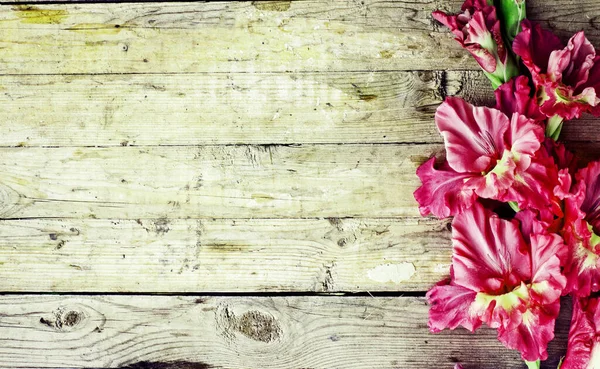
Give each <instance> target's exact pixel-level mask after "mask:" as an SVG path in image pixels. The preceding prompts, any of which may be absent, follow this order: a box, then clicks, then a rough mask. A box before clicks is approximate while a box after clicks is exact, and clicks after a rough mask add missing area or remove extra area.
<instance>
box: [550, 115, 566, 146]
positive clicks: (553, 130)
mask: <svg viewBox="0 0 600 369" xmlns="http://www.w3.org/2000/svg"><path fill="white" fill-rule="evenodd" d="M562 126H563V118H562V117H559V116H558V115H554V116H552V117H551V118H550V119H548V125H547V126H546V136H548V137H550V138H551V139H553V140H554V141H557V140H558V136H560V131H561V130H562Z"/></svg>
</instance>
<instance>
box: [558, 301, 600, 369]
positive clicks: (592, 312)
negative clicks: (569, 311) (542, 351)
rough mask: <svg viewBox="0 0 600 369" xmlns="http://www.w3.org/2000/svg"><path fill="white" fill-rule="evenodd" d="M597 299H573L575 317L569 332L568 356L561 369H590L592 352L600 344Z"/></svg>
mask: <svg viewBox="0 0 600 369" xmlns="http://www.w3.org/2000/svg"><path fill="white" fill-rule="evenodd" d="M598 310H599V309H598V300H597V299H589V300H588V299H579V298H573V316H572V317H571V328H570V330H569V344H568V346H567V355H566V357H565V360H564V361H563V363H562V366H561V369H586V368H589V364H590V360H591V356H592V350H593V349H594V347H597V346H598V345H599V344H600V343H599V342H598V338H597V337H596V336H597V327H598V325H597V323H599V322H598V321H597V319H594V317H597V316H598Z"/></svg>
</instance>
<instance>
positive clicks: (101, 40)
mask: <svg viewBox="0 0 600 369" xmlns="http://www.w3.org/2000/svg"><path fill="white" fill-rule="evenodd" d="M289 5H290V6H289V7H287V9H283V8H281V7H277V6H269V5H268V4H267V5H265V4H256V3H255V4H253V3H251V2H243V3H230V2H204V3H187V4H174V3H156V4H152V5H148V4H136V5H131V4H122V5H115V6H112V5H111V6H110V7H108V6H106V5H102V4H82V5H78V6H77V7H76V8H73V7H72V6H70V5H58V4H54V5H36V6H33V5H15V6H3V7H2V8H1V9H2V12H0V24H2V36H1V37H0V47H2V50H3V52H2V53H1V54H0V66H1V67H0V73H2V74H72V73H92V74H97V73H191V72H208V73H217V72H227V73H230V72H249V73H254V72H287V71H323V72H331V71H373V70H413V69H415V66H417V65H418V66H419V69H421V70H425V69H429V70H431V69H438V68H440V66H444V68H454V69H476V63H475V62H474V61H473V60H471V58H470V57H469V56H468V55H466V53H464V52H463V51H462V50H461V49H460V47H459V46H458V45H457V44H456V42H455V41H454V40H453V39H452V37H451V36H450V34H449V33H448V32H438V31H437V29H438V26H437V25H435V24H434V23H433V21H432V20H431V18H430V12H431V10H433V6H434V4H433V3H428V4H427V3H425V4H419V3H417V4H415V3H411V2H408V1H407V2H404V1H402V2H398V3H396V2H378V1H373V0H369V1H365V2H362V3H361V2H357V1H349V0H345V1H327V2H323V1H311V2H299V3H295V2H293V3H291V4H289ZM109 8H110V10H107V9H109Z"/></svg>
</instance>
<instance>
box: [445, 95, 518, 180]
mask: <svg viewBox="0 0 600 369" xmlns="http://www.w3.org/2000/svg"><path fill="white" fill-rule="evenodd" d="M435 121H436V124H437V127H438V129H439V131H440V132H441V133H442V136H443V137H444V141H445V143H446V152H447V158H448V164H449V165H450V167H451V168H452V169H454V170H456V171H457V172H462V173H464V172H472V173H481V172H485V171H487V170H489V169H491V168H492V167H493V166H494V165H495V164H496V161H497V160H498V159H500V158H501V156H502V154H503V152H504V140H503V137H504V133H505V132H506V130H507V129H508V128H509V125H510V121H509V120H508V117H506V115H504V114H502V112H500V111H499V110H496V109H490V108H486V107H474V106H472V105H470V104H468V103H467V102H465V101H464V100H462V99H459V98H455V97H449V98H447V99H446V101H444V103H443V104H442V105H440V107H439V108H438V110H437V112H436V115H435Z"/></svg>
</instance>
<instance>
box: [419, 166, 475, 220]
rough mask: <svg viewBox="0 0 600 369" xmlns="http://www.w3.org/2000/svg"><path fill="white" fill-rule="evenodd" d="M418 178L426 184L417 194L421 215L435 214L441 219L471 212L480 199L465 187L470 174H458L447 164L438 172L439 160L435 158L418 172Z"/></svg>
mask: <svg viewBox="0 0 600 369" xmlns="http://www.w3.org/2000/svg"><path fill="white" fill-rule="evenodd" d="M417 176H419V178H420V179H421V182H422V183H423V184H422V185H421V187H419V188H418V189H417V190H416V191H415V193H414V196H415V199H416V200H417V202H418V203H419V211H420V212H421V215H423V216H426V215H429V214H433V215H435V216H436V217H438V218H446V217H449V216H451V215H456V214H458V213H460V212H462V211H464V210H465V209H467V208H469V207H470V206H471V205H472V204H473V203H474V202H475V200H476V199H477V195H476V194H475V192H474V191H473V190H471V189H469V188H466V187H465V186H464V182H465V180H467V179H468V178H470V177H471V176H472V175H471V174H470V173H457V172H456V171H454V170H453V169H452V168H450V166H449V165H448V163H447V162H446V161H444V162H443V163H442V165H441V166H440V168H439V169H436V168H435V158H431V159H429V160H428V161H426V162H425V163H423V164H422V165H421V166H420V167H419V168H418V169H417Z"/></svg>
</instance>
